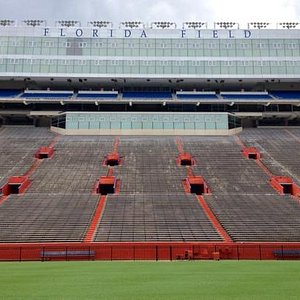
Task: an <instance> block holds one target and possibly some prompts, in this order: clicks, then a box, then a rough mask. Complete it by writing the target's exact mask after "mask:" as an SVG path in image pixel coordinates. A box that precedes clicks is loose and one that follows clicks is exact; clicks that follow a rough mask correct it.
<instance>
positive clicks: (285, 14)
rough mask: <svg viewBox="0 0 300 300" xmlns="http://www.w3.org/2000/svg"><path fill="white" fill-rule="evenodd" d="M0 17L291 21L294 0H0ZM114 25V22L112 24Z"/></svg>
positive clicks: (297, 11) (296, 8) (299, 7)
mask: <svg viewBox="0 0 300 300" xmlns="http://www.w3.org/2000/svg"><path fill="white" fill-rule="evenodd" d="M0 6H1V10H0V18H1V19H6V18H9V19H15V20H24V19H45V20H47V21H55V20H61V19H64V20H70V19H72V20H74V19H75V20H80V21H82V25H85V24H86V22H87V21H91V20H109V21H113V22H114V24H118V23H119V22H121V21H130V20H134V21H135V20H138V21H143V22H147V23H149V22H151V21H158V20H159V21H160V20H166V21H174V22H177V23H178V25H181V23H182V22H184V21H207V22H209V23H210V25H211V26H212V23H213V22H214V21H237V22H240V23H242V24H244V25H245V24H246V23H247V22H251V21H269V22H279V21H295V20H297V18H298V16H299V15H300V4H299V1H298V0H248V1H242V0H226V1H224V0H210V1H203V0H161V1H153V0H151V1H150V0H126V1H124V0H101V1H99V0H85V1H82V0H51V1H49V0H10V1H7V0H0ZM115 26H116V25H115Z"/></svg>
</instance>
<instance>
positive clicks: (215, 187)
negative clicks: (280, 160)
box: [182, 137, 274, 194]
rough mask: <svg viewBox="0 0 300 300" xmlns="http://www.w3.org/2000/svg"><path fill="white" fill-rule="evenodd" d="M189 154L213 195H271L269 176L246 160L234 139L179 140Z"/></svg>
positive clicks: (197, 171)
mask: <svg viewBox="0 0 300 300" xmlns="http://www.w3.org/2000/svg"><path fill="white" fill-rule="evenodd" d="M182 140H183V142H184V147H185V149H186V151H188V152H189V153H192V154H193V156H194V158H195V160H196V165H195V166H194V167H193V169H194V170H195V173H196V174H199V175H202V176H204V178H205V180H206V182H207V184H208V185H209V187H210V189H211V191H212V193H213V194H219V193H222V194H247V193H274V190H273V189H272V188H271V186H269V184H268V179H269V178H268V176H267V175H266V174H265V173H263V172H262V170H261V169H260V168H259V167H258V166H257V165H256V164H255V162H254V161H253V160H246V159H244V158H243V156H242V154H241V149H240V147H239V145H237V144H236V143H235V142H234V138H233V137H196V138H192V137H191V138H189V137H184V138H182Z"/></svg>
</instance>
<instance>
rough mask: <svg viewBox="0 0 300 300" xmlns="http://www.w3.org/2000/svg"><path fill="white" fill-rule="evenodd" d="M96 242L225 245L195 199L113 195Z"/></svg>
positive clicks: (188, 196)
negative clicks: (221, 242)
mask: <svg viewBox="0 0 300 300" xmlns="http://www.w3.org/2000/svg"><path fill="white" fill-rule="evenodd" d="M95 239H96V241H99V242H100V241H101V242H106V241H109V242H117V241H138V242H144V241H221V240H222V239H221V238H220V236H219V235H218V234H217V232H216V231H215V229H214V228H213V226H212V225H211V223H210V222H209V220H208V218H207V216H206V215H205V214H204V212H203V211H202V210H201V209H200V206H199V204H198V202H197V201H196V199H195V196H194V195H188V194H183V193H182V194H134V195H133V194H127V195H124V194H120V195H110V196H109V197H108V199H107V203H106V208H105V210H104V213H103V216H102V218H101V221H100V224H99V228H98V231H97V234H96V238H95Z"/></svg>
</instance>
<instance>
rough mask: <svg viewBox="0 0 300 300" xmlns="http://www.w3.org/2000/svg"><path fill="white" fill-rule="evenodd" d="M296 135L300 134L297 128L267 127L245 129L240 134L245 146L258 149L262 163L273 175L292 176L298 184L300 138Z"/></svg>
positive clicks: (299, 177)
mask: <svg viewBox="0 0 300 300" xmlns="http://www.w3.org/2000/svg"><path fill="white" fill-rule="evenodd" d="M290 133H292V135H291V134H290ZM293 135H294V136H293ZM297 135H298V136H300V130H299V129H294V130H293V129H288V130H285V129H281V130H280V129H272V128H269V129H246V130H244V131H243V133H242V134H241V135H240V136H241V139H242V140H243V142H244V143H245V144H246V145H247V146H254V147H257V149H259V151H260V152H261V153H262V161H263V163H264V164H265V165H266V166H267V167H268V168H269V170H270V171H271V172H272V173H273V174H274V175H277V176H279V175H284V176H289V177H292V178H293V179H294V180H295V181H296V182H297V183H298V184H300V140H297V138H296V137H297Z"/></svg>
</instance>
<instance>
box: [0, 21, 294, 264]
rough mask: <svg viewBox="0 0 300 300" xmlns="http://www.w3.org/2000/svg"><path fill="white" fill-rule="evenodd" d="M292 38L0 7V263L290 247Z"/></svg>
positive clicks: (226, 256) (257, 256) (229, 25)
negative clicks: (40, 16)
mask: <svg viewBox="0 0 300 300" xmlns="http://www.w3.org/2000/svg"><path fill="white" fill-rule="evenodd" d="M299 36H300V25H299V24H298V23H297V22H285V23H278V24H275V25H274V24H269V23H265V22H253V23H249V24H248V26H247V27H246V28H241V27H240V25H239V24H238V23H235V22H216V23H214V24H210V25H209V24H207V23H205V22H185V23H183V24H182V25H178V24H176V23H173V22H153V23H151V24H144V23H142V22H131V21H130V22H122V23H120V24H117V25H116V24H112V23H111V22H107V21H92V22H88V24H81V23H80V22H79V21H57V22H55V23H53V24H48V23H47V22H46V21H44V20H25V21H19V22H17V21H14V20H0V62H1V63H0V124H1V127H0V149H1V152H0V163H1V165H0V228H1V230H0V260H1V261H70V260H105V261H106V260H109V261H110V260H150V261H151V260H156V261H159V260H170V261H183V260H189V261H190V260H249V259H251V260H278V259H279V260H295V259H299V257H300V219H299V214H300V205H299V201H300V171H299V170H300V157H299V153H300V151H299V150H300V145H299V143H300V129H299V127H297V126H299V124H300V39H299Z"/></svg>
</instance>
